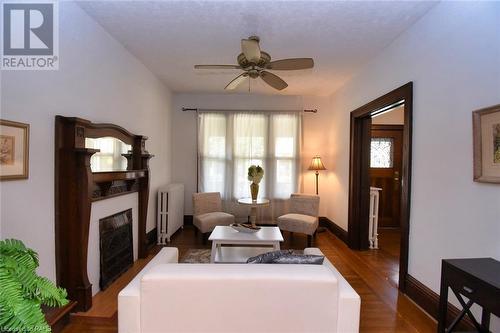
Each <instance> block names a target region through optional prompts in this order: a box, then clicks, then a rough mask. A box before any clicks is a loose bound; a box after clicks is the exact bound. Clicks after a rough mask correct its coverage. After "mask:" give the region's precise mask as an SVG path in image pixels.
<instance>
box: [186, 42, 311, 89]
mask: <svg viewBox="0 0 500 333" xmlns="http://www.w3.org/2000/svg"><path fill="white" fill-rule="evenodd" d="M259 41H260V38H259V37H257V36H250V37H248V38H247V39H242V40H241V51H242V52H241V53H240V54H239V55H238V57H237V59H236V60H237V62H238V65H195V66H194V68H195V69H241V70H243V71H244V72H243V73H242V74H240V75H238V76H237V77H236V78H234V79H233V80H232V81H231V82H229V83H228V84H227V85H226V87H225V88H224V89H226V90H234V89H236V88H237V87H238V86H239V85H240V84H241V83H242V82H243V81H244V80H245V79H247V78H248V79H249V78H251V79H256V78H258V77H260V78H262V80H264V82H266V83H267V84H268V85H270V86H271V87H273V88H274V89H277V90H283V89H285V88H286V87H288V84H287V83H286V82H285V81H283V79H281V78H280V77H279V76H277V75H275V74H273V73H271V72H268V70H301V69H308V68H313V67H314V60H313V59H312V58H289V59H280V60H275V61H271V56H270V55H269V53H267V52H264V51H261V49H260V46H259ZM249 82H250V81H249Z"/></svg>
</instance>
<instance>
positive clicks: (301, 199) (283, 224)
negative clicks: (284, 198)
mask: <svg viewBox="0 0 500 333" xmlns="http://www.w3.org/2000/svg"><path fill="white" fill-rule="evenodd" d="M318 215H319V196H317V195H308V194H292V195H291V196H290V213H289V214H285V215H282V216H280V217H278V227H279V228H280V229H281V230H285V231H290V232H299V233H303V234H306V235H307V246H308V247H310V246H311V243H312V237H313V235H315V233H316V229H317V228H318V223H319V222H318Z"/></svg>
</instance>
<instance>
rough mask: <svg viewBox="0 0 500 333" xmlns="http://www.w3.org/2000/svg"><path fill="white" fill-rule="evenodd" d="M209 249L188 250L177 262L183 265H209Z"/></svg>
mask: <svg viewBox="0 0 500 333" xmlns="http://www.w3.org/2000/svg"><path fill="white" fill-rule="evenodd" d="M210 252H211V250H210V249H189V250H187V251H186V253H184V255H183V256H182V258H181V260H180V261H179V262H181V263H185V264H209V263H210Z"/></svg>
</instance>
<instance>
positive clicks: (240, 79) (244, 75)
mask: <svg viewBox="0 0 500 333" xmlns="http://www.w3.org/2000/svg"><path fill="white" fill-rule="evenodd" d="M247 77H248V73H246V72H245V73H242V74H240V75H238V76H237V77H235V78H234V79H233V80H232V81H231V82H229V83H228V84H227V86H226V87H225V88H224V89H225V90H234V89H236V88H237V87H238V86H239V85H240V84H241V83H242V82H243V81H245V79H246V78H247Z"/></svg>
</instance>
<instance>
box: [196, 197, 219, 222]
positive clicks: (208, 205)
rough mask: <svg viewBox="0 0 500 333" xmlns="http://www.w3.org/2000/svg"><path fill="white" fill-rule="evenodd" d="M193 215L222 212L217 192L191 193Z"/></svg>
mask: <svg viewBox="0 0 500 333" xmlns="http://www.w3.org/2000/svg"><path fill="white" fill-rule="evenodd" d="M193 210H194V215H195V216H196V215H201V214H206V213H213V212H222V200H221V196H220V193H219V192H206V193H193Z"/></svg>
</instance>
